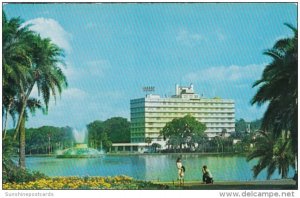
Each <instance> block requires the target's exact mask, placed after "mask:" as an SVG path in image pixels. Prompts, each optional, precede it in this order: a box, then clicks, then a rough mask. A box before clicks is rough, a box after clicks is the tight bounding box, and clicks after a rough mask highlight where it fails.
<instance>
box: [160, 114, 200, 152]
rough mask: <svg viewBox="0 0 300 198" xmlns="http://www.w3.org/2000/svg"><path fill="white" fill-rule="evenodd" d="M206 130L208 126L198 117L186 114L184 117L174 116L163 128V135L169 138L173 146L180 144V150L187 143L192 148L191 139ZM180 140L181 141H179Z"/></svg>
mask: <svg viewBox="0 0 300 198" xmlns="http://www.w3.org/2000/svg"><path fill="white" fill-rule="evenodd" d="M205 130H206V126H205V125H204V124H202V123H200V122H198V121H197V120H196V118H194V117H192V116H190V115H186V116H184V117H183V118H174V119H173V120H172V121H171V122H168V123H166V126H165V127H164V128H163V129H162V130H161V135H163V137H165V138H169V141H168V143H169V144H170V145H172V146H175V145H176V144H179V147H180V150H181V151H182V146H183V145H184V144H186V145H187V146H189V148H191V145H192V144H191V141H193V137H195V135H201V134H203V133H204V131H205ZM178 141H179V143H178Z"/></svg>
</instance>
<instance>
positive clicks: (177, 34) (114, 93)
mask: <svg viewBox="0 0 300 198" xmlns="http://www.w3.org/2000/svg"><path fill="white" fill-rule="evenodd" d="M3 9H4V11H5V12H6V14H7V16H8V17H9V18H10V17H17V16H20V17H21V18H22V19H23V20H24V22H25V23H26V24H32V26H31V29H32V30H35V31H37V32H39V33H40V34H41V36H43V37H50V38H51V39H52V41H53V42H54V43H56V44H57V45H59V46H60V47H62V48H64V49H65V52H66V58H65V62H66V63H67V67H66V68H64V72H65V74H66V76H67V78H68V82H69V87H68V89H66V90H65V91H64V92H63V93H62V95H61V98H58V99H57V101H56V103H54V101H51V103H50V108H49V112H48V115H42V113H36V115H35V116H31V117H30V118H29V121H28V122H27V127H39V126H43V125H53V126H67V125H68V126H71V127H75V128H83V127H85V126H86V125H87V124H88V123H90V122H92V121H94V120H106V119H108V118H110V117H115V116H122V117H125V118H128V119H129V118H130V99H134V98H141V97H144V95H145V93H143V91H142V87H143V86H149V85H151V86H155V93H156V94H160V95H161V96H170V95H172V94H174V92H175V84H176V83H178V84H180V85H189V84H190V83H193V84H194V88H195V90H196V92H197V93H199V94H203V95H204V97H208V98H209V97H215V96H219V97H221V98H228V99H234V100H235V103H236V119H240V118H244V119H245V120H247V121H251V120H255V119H259V118H261V117H262V115H263V112H264V111H265V106H263V107H256V106H251V105H250V100H251V98H252V97H253V95H254V94H255V91H256V89H253V88H251V87H252V84H253V82H254V81H255V80H257V79H259V78H260V76H261V73H262V71H263V69H264V67H265V65H267V64H268V63H269V62H270V61H271V59H270V58H269V57H267V56H265V55H263V51H264V50H266V49H268V48H271V47H272V45H273V44H274V43H275V41H276V40H278V39H280V38H285V37H290V36H292V31H291V30H290V29H289V28H287V27H286V26H284V25H283V24H284V23H285V22H287V23H290V24H292V25H294V26H296V25H297V5H296V4H293V3H256V4H255V3H241V4H238V3H218V4H216V3H188V4H182V3H172V4H158V3H154V4H118V3H115V4H96V3H92V4H71V3H68V4H60V3H58V4H51V3H50V4H6V5H4V6H3ZM32 96H37V90H36V89H35V90H34V91H33V93H32Z"/></svg>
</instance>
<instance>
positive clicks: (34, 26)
mask: <svg viewBox="0 0 300 198" xmlns="http://www.w3.org/2000/svg"><path fill="white" fill-rule="evenodd" d="M29 24H31V26H30V29H31V30H33V31H36V32H38V33H39V34H40V35H41V37H43V38H50V39H51V40H52V41H53V43H55V44H56V45H58V46H59V47H61V48H63V49H64V50H65V51H66V52H68V53H70V52H71V51H72V48H71V45H70V40H71V38H72V35H71V34H70V33H68V32H67V31H66V30H65V29H64V28H63V27H62V26H61V25H60V24H59V22H57V21H56V20H54V19H51V18H36V19H32V20H29V21H26V22H25V23H24V24H23V25H29Z"/></svg>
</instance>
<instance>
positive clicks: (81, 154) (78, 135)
mask: <svg viewBox="0 0 300 198" xmlns="http://www.w3.org/2000/svg"><path fill="white" fill-rule="evenodd" d="M72 133H73V136H74V139H75V141H76V143H75V146H74V147H72V148H67V149H65V150H60V151H57V155H56V157H57V158H89V157H100V156H102V155H103V154H104V152H103V151H102V149H101V152H99V151H98V150H96V149H93V148H89V147H88V145H87V143H85V142H87V140H86V137H87V131H86V130H82V131H78V130H76V129H73V130H72Z"/></svg>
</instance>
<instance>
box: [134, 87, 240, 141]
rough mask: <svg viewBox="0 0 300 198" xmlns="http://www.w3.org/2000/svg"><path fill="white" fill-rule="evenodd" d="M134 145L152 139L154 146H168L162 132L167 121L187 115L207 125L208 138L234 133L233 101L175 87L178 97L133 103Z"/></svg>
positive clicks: (135, 101)
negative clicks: (206, 96)
mask: <svg viewBox="0 0 300 198" xmlns="http://www.w3.org/2000/svg"><path fill="white" fill-rule="evenodd" d="M130 113H131V115H130V117H131V129H130V133H131V143H133V144H137V143H145V141H146V138H151V144H152V143H159V144H160V145H162V146H163V147H165V141H164V140H163V137H162V136H161V135H160V131H161V130H162V128H163V127H164V126H165V125H166V123H167V122H170V121H172V120H173V119H174V118H182V117H184V116H185V115H188V114H189V115H191V116H193V117H195V118H196V119H197V120H198V121H199V122H201V123H203V124H205V125H206V127H207V129H206V131H205V133H206V134H207V136H208V137H214V136H218V135H221V134H222V132H223V133H224V132H226V134H227V135H229V134H230V133H231V132H234V131H235V105H234V101H233V100H231V99H221V98H203V97H200V96H199V95H198V94H196V93H195V92H194V87H193V85H192V84H191V85H190V86H188V87H182V86H178V85H176V90H175V95H173V96H171V97H169V98H161V97H160V96H159V95H154V94H147V95H146V97H144V98H139V99H133V100H131V101H130Z"/></svg>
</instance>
